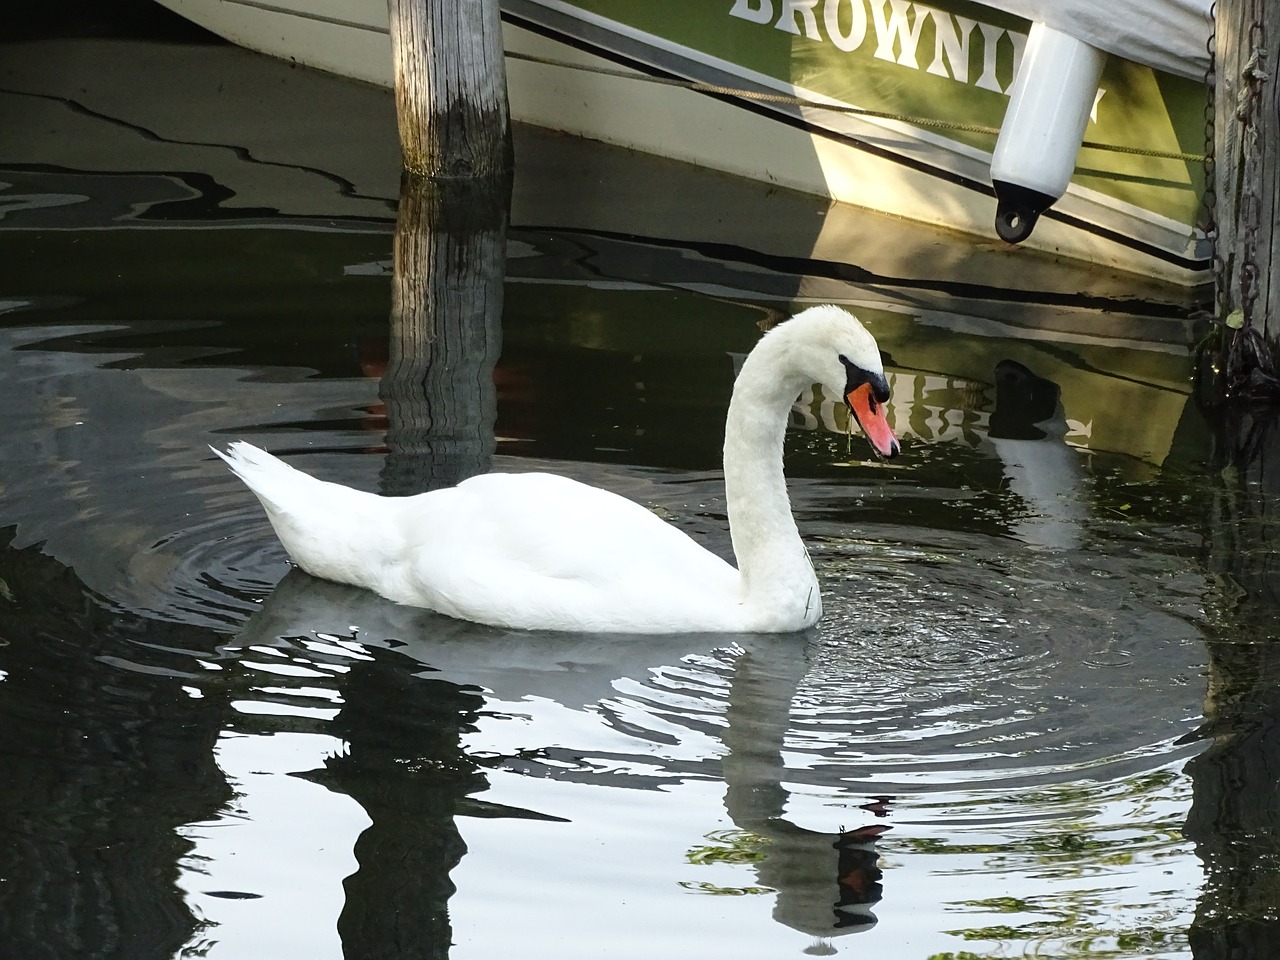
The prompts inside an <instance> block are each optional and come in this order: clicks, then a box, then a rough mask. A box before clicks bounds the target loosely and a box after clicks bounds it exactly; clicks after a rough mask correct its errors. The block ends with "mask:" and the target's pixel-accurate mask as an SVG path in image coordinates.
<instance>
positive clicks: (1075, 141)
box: [991, 23, 1107, 243]
mask: <svg viewBox="0 0 1280 960" xmlns="http://www.w3.org/2000/svg"><path fill="white" fill-rule="evenodd" d="M1106 57H1107V55H1106V54H1105V53H1104V52H1103V51H1101V50H1099V49H1098V48H1097V47H1092V46H1090V45H1089V44H1087V43H1085V42H1084V41H1083V40H1077V39H1076V38H1075V37H1073V36H1071V35H1070V34H1068V33H1063V32H1062V31H1061V30H1055V29H1053V28H1052V27H1049V26H1047V25H1045V24H1043V23H1033V24H1032V25H1031V32H1030V33H1029V34H1028V35H1027V45H1026V49H1025V51H1024V52H1023V55H1022V63H1021V65H1020V66H1019V67H1018V75H1017V76H1016V77H1015V78H1014V81H1013V89H1012V91H1011V93H1010V95H1009V108H1008V110H1007V111H1006V112H1005V115H1004V123H1003V124H1001V126H1000V136H999V137H998V138H997V140H996V148H995V151H994V152H993V153H992V155H991V183H992V186H993V187H995V192H996V233H997V234H999V235H1000V239H1002V240H1005V241H1007V242H1008V243H1019V242H1021V241H1023V240H1025V239H1027V237H1029V236H1031V231H1032V230H1033V229H1035V225H1036V221H1037V220H1038V219H1039V218H1040V214H1042V213H1044V212H1045V211H1046V210H1048V209H1049V208H1050V207H1051V206H1053V204H1054V203H1055V202H1057V200H1058V199H1059V198H1060V197H1061V196H1062V194H1063V193H1065V192H1066V189H1067V184H1068V183H1070V181H1071V173H1072V171H1073V170H1074V169H1075V163H1076V154H1077V153H1079V151H1080V143H1081V141H1083V139H1084V130H1085V125H1086V124H1087V123H1088V122H1089V114H1090V112H1091V111H1092V109H1093V104H1094V100H1095V98H1096V97H1097V94H1098V80H1099V78H1100V77H1101V76H1102V66H1103V64H1104V63H1105V62H1106Z"/></svg>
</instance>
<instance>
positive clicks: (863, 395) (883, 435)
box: [845, 383, 902, 457]
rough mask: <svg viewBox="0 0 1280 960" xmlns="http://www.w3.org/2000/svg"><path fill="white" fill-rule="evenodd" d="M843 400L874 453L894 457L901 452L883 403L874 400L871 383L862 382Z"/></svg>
mask: <svg viewBox="0 0 1280 960" xmlns="http://www.w3.org/2000/svg"><path fill="white" fill-rule="evenodd" d="M845 402H846V403H848V404H849V409H850V410H852V411H853V417H854V419H855V420H857V421H858V426H860V427H861V428H862V432H863V433H865V434H866V435H867V439H868V440H870V441H871V446H872V447H873V448H874V449H875V451H876V453H878V454H880V456H882V457H896V456H897V455H898V454H899V453H900V452H901V449H902V448H901V447H899V446H898V438H897V437H895V436H894V435H893V430H892V429H890V427H889V421H888V420H887V419H885V415H884V404H883V403H880V402H879V401H878V400H876V397H875V394H874V393H873V392H872V390H871V384H869V383H864V384H861V385H860V386H857V387H855V388H854V389H853V390H852V391H851V392H850V393H849V395H848V396H847V397H845Z"/></svg>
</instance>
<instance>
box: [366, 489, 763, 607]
mask: <svg viewBox="0 0 1280 960" xmlns="http://www.w3.org/2000/svg"><path fill="white" fill-rule="evenodd" d="M415 501H416V503H415ZM404 509H405V516H404V520H403V528H404V532H405V535H406V538H407V542H408V543H410V544H411V545H412V548H411V550H410V551H409V553H410V555H411V556H412V562H411V565H410V569H409V570H408V571H407V580H406V583H405V589H406V590H407V591H411V592H416V593H417V594H419V596H417V598H414V597H412V596H409V597H400V596H393V598H394V599H406V600H407V602H412V603H418V604H419V605H424V606H430V607H432V608H434V609H437V610H440V611H441V612H444V613H449V614H451V615H453V616H459V617H463V618H465V619H470V620H478V621H481V622H486V623H495V624H499V625H505V626H525V627H543V628H547V629H602V630H604V629H608V630H643V631H644V632H661V631H662V630H664V629H690V628H694V627H696V626H699V625H702V626H705V627H706V628H707V629H716V628H720V629H723V625H722V624H713V623H711V622H709V621H708V622H705V623H702V622H701V621H700V620H699V618H705V617H714V616H716V615H717V614H716V613H715V611H718V615H719V616H721V617H723V616H724V615H725V613H724V611H725V609H726V607H728V608H729V609H730V612H732V608H733V607H734V606H736V598H737V585H738V577H737V572H736V571H735V570H734V569H733V567H731V566H730V565H729V564H727V563H725V562H724V561H723V560H721V559H720V558H719V557H716V556H715V555H714V554H712V553H711V552H710V551H708V550H706V549H705V548H703V547H702V546H700V545H699V544H697V543H695V542H694V541H693V540H691V539H689V537H688V536H686V535H685V534H684V533H682V532H681V531H679V530H677V529H676V528H675V527H673V526H671V525H670V524H668V523H666V522H664V521H663V520H661V519H660V518H658V517H657V516H655V515H654V514H652V513H651V512H649V511H648V510H646V509H645V508H644V507H642V506H640V505H638V504H636V503H633V502H632V501H630V500H627V499H625V498H623V497H619V496H617V495H616V494H613V493H609V492H608V491H605V490H601V489H599V488H596V487H591V486H588V485H586V484H582V483H578V482H577V481H575V480H570V479H568V478H565V477H559V476H555V475H553V474H485V475H482V476H478V477H473V478H471V479H469V480H467V481H465V482H463V483H461V484H459V485H458V486H457V487H454V488H451V489H449V490H440V491H434V492H432V493H429V494H425V495H423V496H422V497H415V498H410V499H409V500H407V501H405V503H404ZM388 595H392V594H388ZM707 611H713V612H711V613H708V612H707ZM668 621H669V623H670V626H664V624H666V623H667V622H668ZM678 624H683V626H680V627H678V626H677V625H678Z"/></svg>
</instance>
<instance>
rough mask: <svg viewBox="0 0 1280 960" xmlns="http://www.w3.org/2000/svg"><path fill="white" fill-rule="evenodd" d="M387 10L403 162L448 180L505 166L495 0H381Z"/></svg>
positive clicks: (506, 132) (507, 132) (507, 140)
mask: <svg viewBox="0 0 1280 960" xmlns="http://www.w3.org/2000/svg"><path fill="white" fill-rule="evenodd" d="M387 12H388V14H389V15H390V26H391V51H392V55H393V56H394V58H395V90H396V116H397V118H398V121H399V126H400V152H401V156H402V158H403V161H404V168H405V170H406V171H407V172H408V173H411V174H414V175H417V176H423V177H430V178H432V179H450V180H453V179H470V178H476V177H491V176H495V175H498V174H502V173H504V172H506V171H508V170H509V169H510V167H511V123H510V116H509V111H508V107H507V79H506V68H505V66H504V64H503V59H502V21H501V19H500V17H499V13H498V0H387Z"/></svg>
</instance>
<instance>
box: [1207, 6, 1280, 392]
mask: <svg viewBox="0 0 1280 960" xmlns="http://www.w3.org/2000/svg"><path fill="white" fill-rule="evenodd" d="M1278 47H1280V3H1275V2H1274V0H1218V3H1217V7H1216V19H1215V23H1214V86H1213V97H1214V158H1215V163H1214V182H1213V187H1214V193H1215V196H1216V209H1215V219H1216V223H1217V230H1218V236H1217V243H1216V257H1217V259H1218V264H1217V270H1216V272H1215V283H1216V286H1217V289H1216V291H1215V292H1216V305H1217V314H1218V319H1219V320H1221V321H1223V322H1224V323H1225V325H1226V329H1225V330H1224V331H1223V333H1224V336H1223V340H1222V356H1221V361H1220V367H1221V369H1222V371H1223V373H1224V375H1225V376H1224V379H1223V386H1224V388H1225V391H1226V392H1227V393H1228V395H1235V396H1238V397H1239V398H1240V399H1258V398H1262V397H1266V398H1269V399H1272V400H1277V399H1280V369H1277V365H1276V360H1277V358H1278V357H1280V350H1277V347H1276V344H1277V341H1278V340H1280V262H1278V261H1277V259H1276V257H1277V255H1280V245H1277V242H1276V230H1277V223H1276V220H1277V216H1278V215H1280V209H1278V207H1277V204H1278V203H1280V189H1278V186H1280V95H1278V93H1277V91H1280V78H1278V77H1277V72H1280V50H1278Z"/></svg>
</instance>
